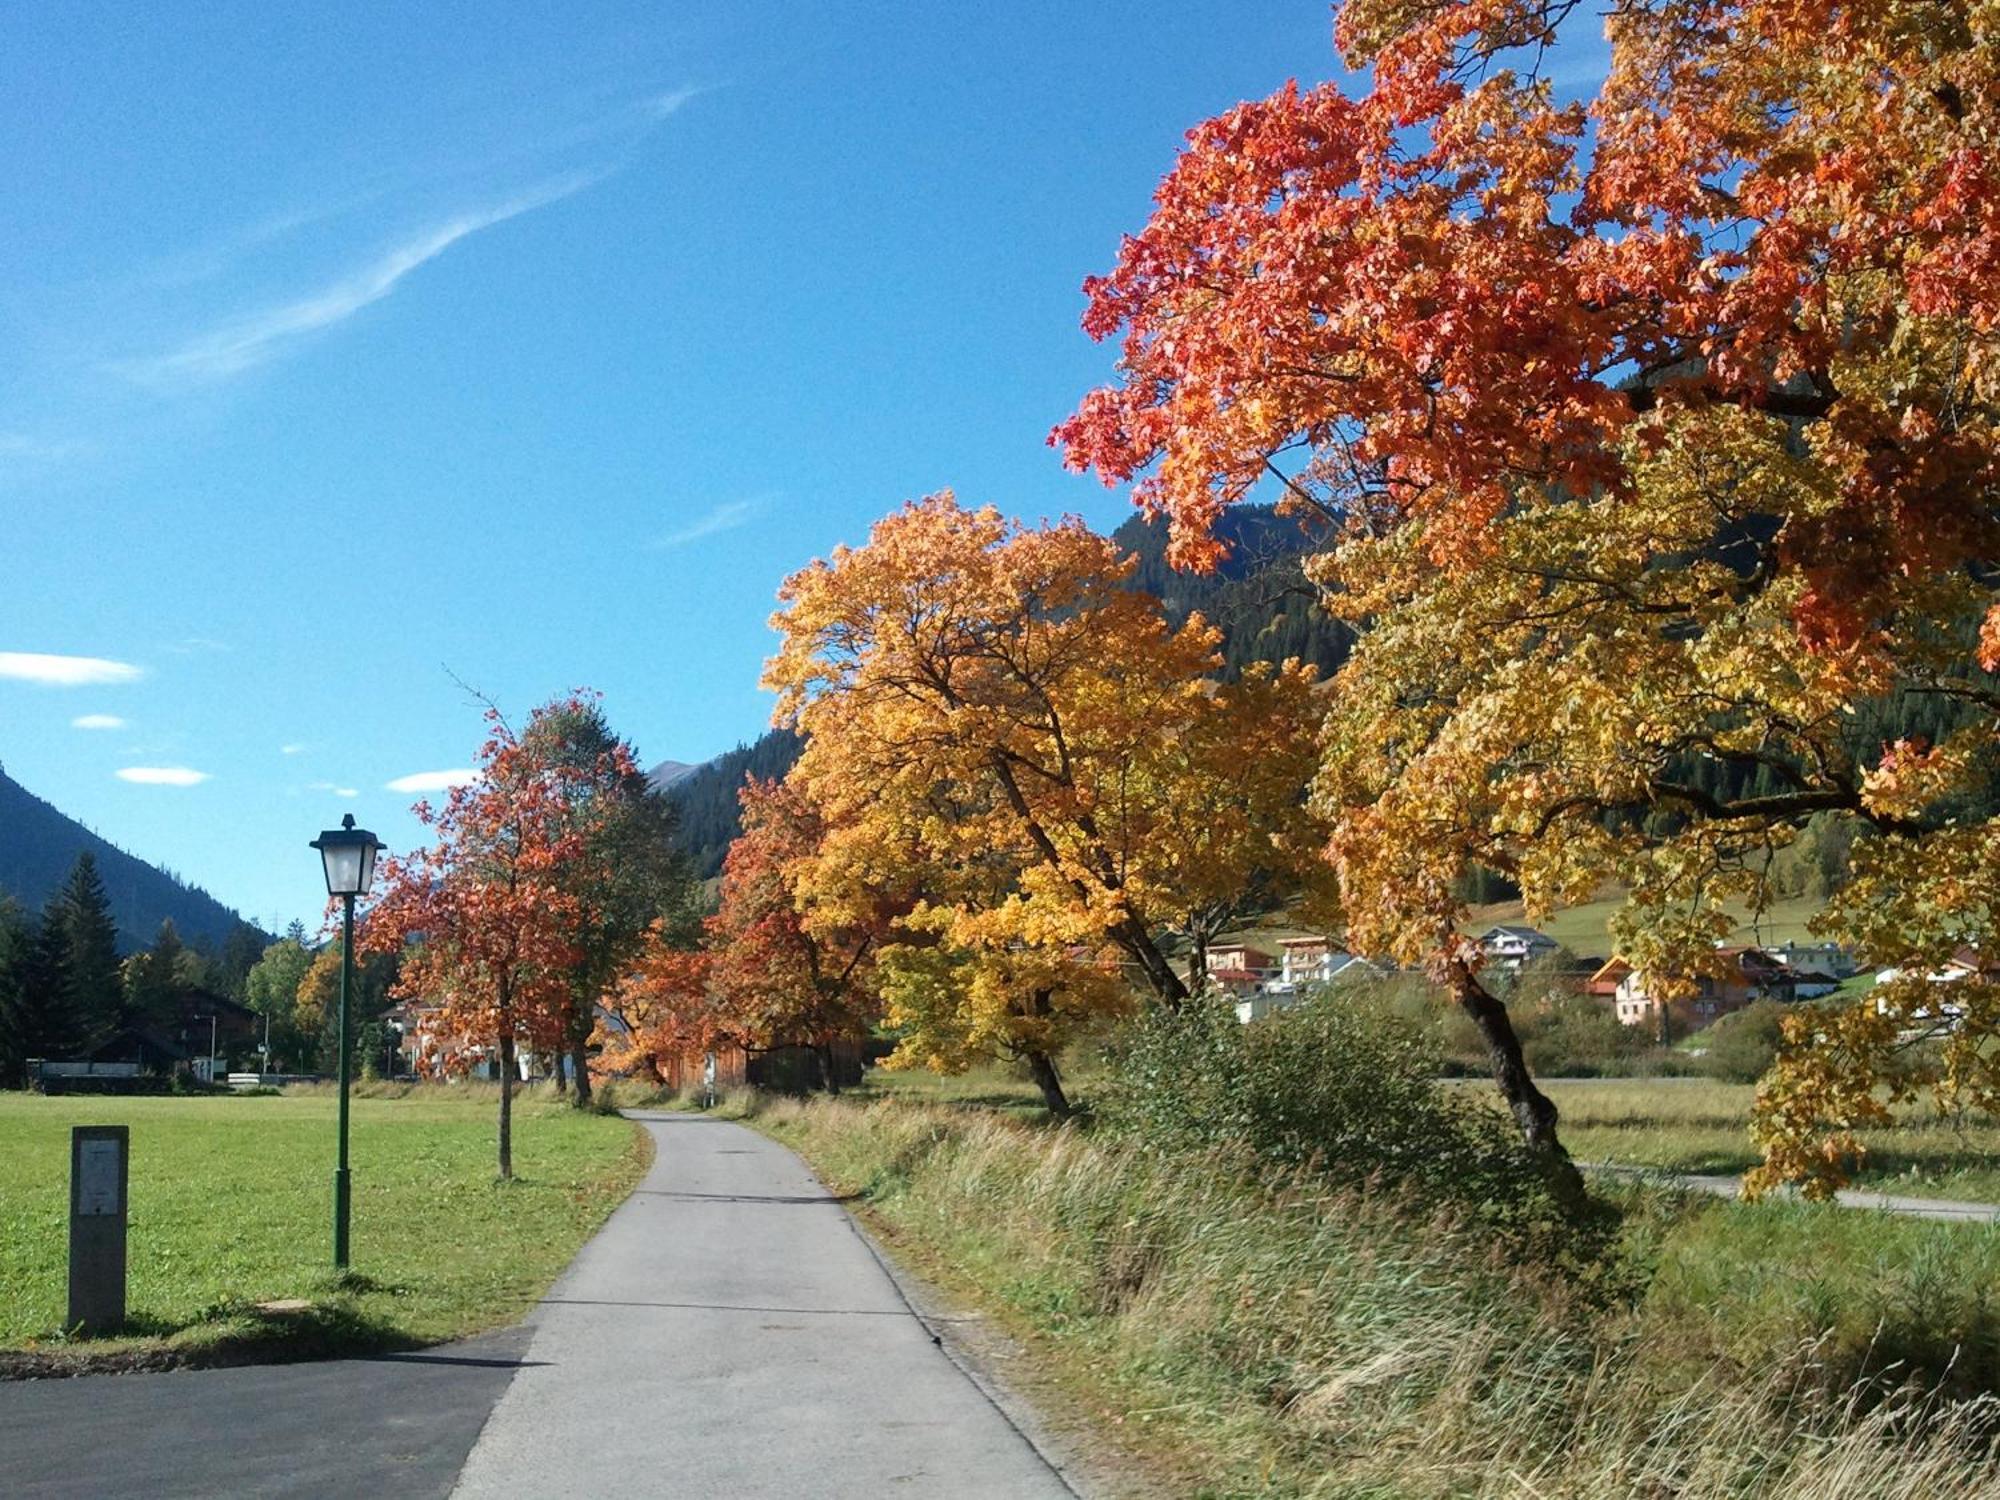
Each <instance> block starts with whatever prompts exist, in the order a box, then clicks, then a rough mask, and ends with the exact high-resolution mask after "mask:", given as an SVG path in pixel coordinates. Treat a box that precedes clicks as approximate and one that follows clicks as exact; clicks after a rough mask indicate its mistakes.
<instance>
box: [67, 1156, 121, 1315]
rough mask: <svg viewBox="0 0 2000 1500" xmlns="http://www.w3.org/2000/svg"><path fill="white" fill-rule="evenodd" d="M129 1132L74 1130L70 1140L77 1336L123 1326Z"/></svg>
mask: <svg viewBox="0 0 2000 1500" xmlns="http://www.w3.org/2000/svg"><path fill="white" fill-rule="evenodd" d="M130 1134H131V1133H130V1131H129V1129H128V1128H127V1127H126V1126H123V1125H78V1126H77V1127H75V1128H74V1129H73V1130H71V1131H70V1135H69V1320H68V1325H67V1326H68V1327H70V1328H71V1329H74V1330H76V1331H78V1332H80V1333H85V1334H97V1333H117V1332H118V1331H119V1330H120V1329H122V1328H123V1327H124V1326H125V1188H126V1182H127V1179H128V1176H129V1173H128V1171H127V1166H128V1159H129V1156H130V1144H131V1142H130Z"/></svg>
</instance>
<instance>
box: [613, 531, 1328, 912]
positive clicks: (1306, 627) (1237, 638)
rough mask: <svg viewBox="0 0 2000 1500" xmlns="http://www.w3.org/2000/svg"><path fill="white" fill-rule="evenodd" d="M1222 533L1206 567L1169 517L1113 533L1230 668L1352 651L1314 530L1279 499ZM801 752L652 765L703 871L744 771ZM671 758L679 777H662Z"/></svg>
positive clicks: (771, 736) (711, 870)
mask: <svg viewBox="0 0 2000 1500" xmlns="http://www.w3.org/2000/svg"><path fill="white" fill-rule="evenodd" d="M1216 534H1217V535H1218V536H1219V537H1220V538H1221V539H1222V540H1223V541H1225V542H1226V543H1228V544H1229V556H1228V557H1227V558H1226V559H1225V560H1224V562H1223V564H1222V566H1221V567H1219V568H1217V569H1216V571H1215V572H1214V573H1212V574H1208V575H1206V576H1203V575H1197V574H1193V573H1182V572H1177V571H1176V570H1175V569H1173V568H1171V567H1169V566H1168V565H1167V529H1166V526H1165V525H1164V524H1163V523H1161V522H1159V521H1155V520H1153V519H1152V518H1150V517H1148V516H1143V515H1134V516H1133V517H1131V519H1129V520H1127V521H1126V522H1125V523H1124V524H1123V525H1122V526H1120V527H1119V528H1118V529H1117V530H1116V531H1114V532H1112V533H1111V539H1112V540H1113V541H1114V542H1116V543H1118V545H1119V546H1121V547H1123V548H1124V549H1125V550H1126V551H1127V552H1129V553H1132V554H1134V555H1135V556H1137V558H1138V559H1139V566H1138V567H1137V568H1136V569H1135V570H1134V572H1133V574H1132V579H1131V587H1133V588H1135V589H1143V590H1145V591H1146V592H1147V593H1150V594H1153V595H1155V596H1156V597H1157V598H1158V599H1159V600H1160V602H1161V604H1162V605H1163V606H1164V607H1165V609H1166V612H1167V617H1168V618H1169V619H1170V620H1172V621H1173V622H1174V624H1176V625H1179V624H1181V623H1182V622H1183V621H1185V620H1186V619H1187V617H1188V616H1189V615H1190V614H1192V613H1194V612H1195V611H1197V610H1199V611H1200V612H1201V615H1202V618H1203V619H1205V620H1207V621H1208V622H1209V623H1210V624H1211V625H1214V626H1215V627H1216V628H1217V629H1219V630H1220V631H1221V632H1222V671H1223V675H1224V676H1225V677H1234V676H1236V675H1237V674H1238V673H1239V672H1241V671H1242V670H1243V668H1244V667H1245V666H1246V665H1248V664H1249V663H1250V662H1253V661H1283V660H1284V659H1285V658H1286V657H1290V656H1296V657H1298V658H1299V659H1300V660H1302V661H1308V662H1311V663H1312V664H1313V665H1314V666H1316V667H1318V668H1319V670H1320V673H1321V675H1322V676H1324V675H1326V674H1328V673H1331V672H1332V671H1333V670H1334V669H1335V668H1336V667H1338V666H1339V665H1340V664H1341V663H1342V662H1343V661H1345V660H1346V659H1347V651H1348V647H1349V645H1350V644H1351V643H1352V637H1351V636H1350V635H1349V633H1348V631H1347V628H1346V627H1345V626H1344V625H1342V624H1340V623H1339V622H1338V621H1337V620H1335V619H1333V617H1332V616H1330V615H1328V614H1327V612H1326V611H1325V610H1324V609H1322V608H1320V607H1319V602H1318V591H1317V590H1316V589H1314V587H1313V586H1312V585H1311V584H1310V583H1308V582H1307V581H1306V577H1305V572H1304V560H1305V559H1306V558H1307V557H1308V556H1310V555H1311V554H1312V553H1314V552H1317V551H1320V550H1322V545H1323V544H1322V543H1321V542H1320V540H1319V537H1318V534H1317V533H1316V532H1314V531H1313V530H1312V529H1311V528H1310V527H1308V526H1306V525H1304V524H1302V523H1300V522H1298V521H1295V520H1292V519H1290V518H1289V517H1285V516H1280V515H1279V514H1278V513H1277V511H1276V510H1275V509H1274V508H1273V507H1271V506H1268V505H1243V506H1235V507H1232V508H1231V509H1229V510H1227V511H1224V512H1223V514H1222V516H1221V517H1220V518H1219V519H1218V521H1217V522H1216ZM798 752H799V740H798V736H796V735H794V734H793V733H792V732H791V731H790V730H788V729H774V730H772V731H771V732H770V733H768V734H766V735H764V736H763V737H761V738H760V739H758V740H756V741H754V742H753V743H751V744H748V745H738V746H737V747H736V748H735V749H734V750H732V751H730V752H729V753H728V754H727V755H723V756H720V757H718V758H717V759H715V760H712V761H710V762H708V763H707V764H706V765H702V766H694V767H682V766H681V765H680V763H679V762H678V761H666V762H663V763H662V764H661V765H660V766H656V767H654V769H653V772H652V775H653V779H654V785H656V786H660V787H662V788H663V789H665V790H666V792H667V797H668V800H669V801H671V802H673V803H674V804H676V806H678V807H679V809H680V814H681V847H682V848H683V849H685V850H686V851H687V854H688V857H689V859H691V860H692V861H693V863H694V867H695V873H696V874H697V875H698V876H700V877H701V878H703V879H707V878H708V877H710V876H713V875H715V874H717V873H719V872H720V871H721V869H722V856H723V855H724V854H725V853H726V852H727V851H728V849H729V845H730V843H731V841H732V840H734V839H735V837H736V835H737V834H738V833H739V832H740V831H741V826H740V824H739V823H738V821H737V807H736V793H737V791H738V789H739V788H741V787H742V785H743V778H744V777H745V776H760V777H765V778H775V777H779V776H783V775H784V774H785V773H786V772H787V771H789V770H790V769H791V768H792V762H793V761H795V760H797V759H798ZM670 767H671V768H673V775H672V778H671V779H670V780H662V779H661V773H662V772H663V771H665V770H667V769H668V768H670Z"/></svg>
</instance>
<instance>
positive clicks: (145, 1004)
mask: <svg viewBox="0 0 2000 1500" xmlns="http://www.w3.org/2000/svg"><path fill="white" fill-rule="evenodd" d="M187 956H188V950H187V948H186V946H185V945H184V944H183V943H182V942H181V935H180V931H179V929H178V928H176V927H175V926H174V924H173V919H172V918H168V919H167V920H166V921H163V922H161V923H160V931H159V934H158V936H156V937H155V938H154V939H153V946H152V947H151V948H149V949H147V950H146V951H145V952H144V953H142V954H140V955H139V956H138V957H137V958H135V959H134V960H133V961H132V963H131V964H130V965H128V967H127V978H126V985H125V1004H124V1014H123V1019H124V1020H125V1021H126V1022H127V1024H140V1025H145V1024H151V1025H155V1026H158V1025H164V1024H170V1023H171V1022H172V1021H174V1020H175V1018H176V1013H177V1010H178V1005H177V1000H178V997H179V994H180V991H181V988H182V973H181V970H182V960H183V959H184V958H186V957H187Z"/></svg>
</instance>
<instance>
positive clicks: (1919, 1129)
mask: <svg viewBox="0 0 2000 1500" xmlns="http://www.w3.org/2000/svg"><path fill="white" fill-rule="evenodd" d="M1459 1087H1462V1088H1478V1087H1480V1085H1479V1084H1477V1083H1473V1082H1471V1081H1468V1082H1466V1083H1463V1084H1460V1085H1459ZM1486 1087H1488V1088H1489V1089H1490V1085H1487V1086H1486ZM1545 1087H1546V1088H1547V1091H1548V1094H1549V1096H1550V1097H1551V1098H1552V1099H1554V1100H1555V1101H1556V1105H1557V1107H1558V1108H1559V1109H1560V1110H1561V1111H1562V1138H1563V1144H1564V1145H1566V1146H1567V1147H1569V1150H1570V1153H1571V1154H1572V1155H1573V1156H1576V1157H1577V1158H1578V1159H1580V1160H1583V1161H1602V1162H1616V1163H1619V1164H1621V1165H1625V1166H1640V1167H1659V1168H1662V1169H1666V1170H1671V1171H1676V1172H1743V1171H1746V1170H1748V1169H1749V1168H1750V1167H1752V1166H1754V1165H1755V1164H1756V1163H1757V1160H1758V1155H1757V1149H1756V1147H1755V1146H1754V1145H1753V1144H1752V1143H1751V1140H1750V1109H1751V1105H1752V1103H1753V1102H1754V1101H1755V1098H1756V1093H1757V1091H1756V1089H1755V1088H1754V1087H1753V1086H1752V1085H1749V1084H1734V1083H1717V1082H1712V1081H1709V1080H1706V1079H1684V1078H1621V1079H1600V1080H1595V1081H1591V1082H1578V1083H1549V1084H1547V1085H1545ZM1895 1113H1896V1124H1895V1126H1894V1127H1893V1128H1890V1129H1883V1130H1868V1131H1864V1132H1862V1142H1863V1144H1864V1145H1865V1146H1866V1147H1867V1155H1866V1157H1864V1158H1863V1160H1862V1161H1861V1163H1860V1165H1859V1170H1858V1172H1857V1173H1856V1176H1855V1184H1856V1186H1859V1187H1872V1188H1879V1189H1881V1190H1883V1191H1887V1192H1906V1193H1911V1194H1917V1195H1928V1196H1932V1197H1941V1198H1950V1197H1959V1198H1967V1199H1972V1200H1975V1201H1980V1202H2000V1123H1996V1122H1995V1121H1993V1120H1990V1119H1988V1118H1986V1117H1984V1116H1965V1117H1952V1116H1947V1115H1940V1114H1939V1113H1938V1111H1937V1109H1936V1107H1935V1105H1934V1104H1932V1103H1931V1102H1930V1101H1929V1100H1928V1099H1924V1100H1919V1101H1914V1102H1911V1103H1908V1104H1903V1105H1898V1106H1897V1107H1896V1111H1895Z"/></svg>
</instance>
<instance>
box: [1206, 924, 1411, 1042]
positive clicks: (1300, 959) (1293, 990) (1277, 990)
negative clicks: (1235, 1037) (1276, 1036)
mask: <svg viewBox="0 0 2000 1500" xmlns="http://www.w3.org/2000/svg"><path fill="white" fill-rule="evenodd" d="M1278 949H1279V959H1278V969H1277V973H1276V976H1275V977H1272V978H1267V979H1266V980H1265V981H1264V983H1263V984H1261V985H1259V986H1258V987H1257V989H1256V990H1255V991H1254V992H1244V991H1240V990H1239V991H1232V993H1235V994H1236V995H1237V1001H1236V1018H1237V1019H1238V1020H1239V1021H1242V1022H1245V1023H1246V1024H1247V1023H1249V1022H1251V1021H1255V1020H1258V1019H1260V1018H1262V1017H1264V1016H1267V1015H1270V1014H1272V1013H1273V1012H1274V1011H1280V1010H1287V1009H1289V1008H1290V1007H1292V1006H1294V1005H1296V1004H1298V1003H1299V1000H1300V999H1301V998H1302V994H1303V992H1304V991H1305V990H1307V989H1309V988H1311V987H1312V986H1314V985H1322V984H1336V983H1338V982H1340V981H1341V980H1344V979H1373V978H1379V977H1380V976H1381V975H1383V974H1385V973H1386V972H1388V971H1387V970H1385V969H1384V968H1383V967H1382V966H1381V965H1379V964H1374V963H1370V962H1369V961H1368V960H1367V959H1365V958H1356V957H1355V956H1354V955H1353V954H1352V953H1348V952H1345V951H1343V950H1342V949H1341V948H1340V947H1338V946H1337V945H1336V944H1335V942H1334V940H1333V939H1332V938H1328V937H1298V938H1285V939H1283V940H1282V941H1281V942H1280V943H1279V944H1278Z"/></svg>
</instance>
